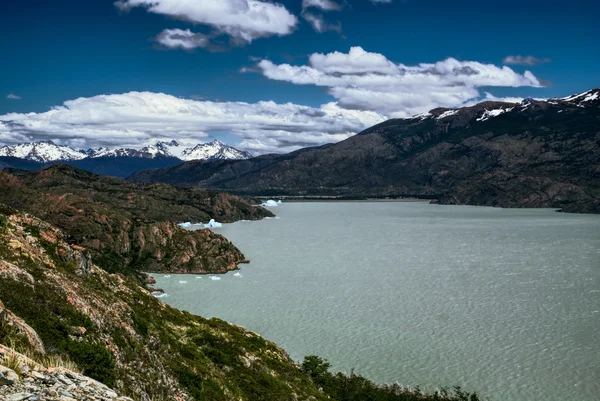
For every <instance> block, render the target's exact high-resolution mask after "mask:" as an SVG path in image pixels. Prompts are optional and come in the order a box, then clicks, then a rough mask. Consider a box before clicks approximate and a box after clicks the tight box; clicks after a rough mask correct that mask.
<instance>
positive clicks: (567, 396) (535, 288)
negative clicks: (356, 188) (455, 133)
mask: <svg viewBox="0 0 600 401" xmlns="http://www.w3.org/2000/svg"><path fill="white" fill-rule="evenodd" d="M272 210H273V211H274V212H275V213H276V214H277V216H278V218H276V219H266V220H262V221H258V222H237V223H234V224H226V225H224V226H223V227H222V228H217V229H215V231H216V232H218V233H221V234H223V235H225V236H226V237H227V238H228V239H230V240H231V241H232V242H233V243H234V244H236V245H237V246H238V247H239V248H240V249H241V250H242V252H244V254H245V255H246V257H247V258H248V259H250V260H251V263H250V264H248V265H242V266H241V270H240V271H239V272H238V273H239V274H240V275H234V273H233V272H232V273H228V274H225V275H221V276H219V277H220V280H212V279H211V278H210V277H208V276H202V277H201V278H196V276H195V275H171V276H170V278H165V277H163V276H162V275H156V278H157V281H158V284H157V285H158V286H159V287H161V288H163V289H164V290H165V291H166V293H167V294H168V296H167V297H164V298H162V299H163V301H165V302H167V303H169V304H171V305H173V306H175V307H177V308H180V309H185V310H188V311H190V312H192V313H195V314H199V315H202V316H206V317H211V316H216V317H219V318H222V319H225V320H227V321H230V322H232V323H235V324H238V325H242V326H245V327H246V328H248V329H250V330H252V331H255V332H258V333H260V334H261V335H263V336H264V337H266V338H267V339H270V340H273V341H275V342H276V343H278V344H279V345H281V346H282V347H283V348H285V349H286V350H287V351H288V352H289V353H290V355H291V356H292V357H293V358H294V359H295V360H298V361H301V360H302V358H303V357H304V356H305V355H308V354H316V355H320V356H323V357H325V358H327V359H328V360H329V361H330V362H331V363H332V365H333V367H334V369H336V370H344V371H350V369H352V368H354V369H355V371H356V372H357V373H359V374H362V375H365V376H367V377H369V378H371V379H373V380H376V381H377V382H388V383H389V382H399V383H401V384H405V385H411V386H415V385H420V386H421V387H422V388H425V389H434V388H437V387H439V386H450V385H455V384H458V385H462V386H463V387H464V388H466V389H468V390H476V391H478V392H479V393H480V395H484V396H486V397H489V398H490V399H491V400H492V401H593V400H599V399H600V216H596V215H577V214H563V213H557V212H555V211H553V210H548V209H543V210H542V209H537V210H534V209H498V208H486V207H469V206H439V205H429V204H425V203H397V202H347V203H343V202H331V203H327V202H321V203H284V204H282V205H281V206H279V207H276V208H272Z"/></svg>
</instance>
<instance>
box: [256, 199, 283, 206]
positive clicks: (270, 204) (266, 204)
mask: <svg viewBox="0 0 600 401" xmlns="http://www.w3.org/2000/svg"><path fill="white" fill-rule="evenodd" d="M260 205H261V206H263V207H275V206H279V205H281V201H274V200H273V199H269V200H268V201H266V202H263V203H261V204H260Z"/></svg>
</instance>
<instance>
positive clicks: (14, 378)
mask: <svg viewBox="0 0 600 401" xmlns="http://www.w3.org/2000/svg"><path fill="white" fill-rule="evenodd" d="M0 375H1V377H2V378H4V379H5V380H6V381H10V382H11V383H8V384H12V383H15V382H18V381H19V375H18V374H17V373H16V372H15V371H14V370H12V369H9V368H7V367H6V366H2V365H0Z"/></svg>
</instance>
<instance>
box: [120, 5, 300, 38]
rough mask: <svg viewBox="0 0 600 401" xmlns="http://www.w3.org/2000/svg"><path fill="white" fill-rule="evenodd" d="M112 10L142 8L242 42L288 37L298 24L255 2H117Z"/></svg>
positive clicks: (285, 12) (278, 10)
mask: <svg viewBox="0 0 600 401" xmlns="http://www.w3.org/2000/svg"><path fill="white" fill-rule="evenodd" d="M115 6H117V7H118V8H119V9H121V10H123V11H128V10H130V9H132V8H134V7H143V8H146V9H147V10H148V11H149V12H151V13H154V14H161V15H165V16H167V17H170V18H175V19H178V20H182V21H188V22H192V23H195V24H203V25H208V26H210V27H212V28H213V29H214V30H215V31H216V32H218V33H220V34H227V35H229V36H231V37H232V38H233V39H235V40H238V41H243V42H251V41H252V40H254V39H257V38H261V37H268V36H273V35H279V36H283V35H288V34H290V33H291V32H292V31H293V30H294V27H295V26H296V23H297V21H298V20H297V18H296V17H295V16H294V15H293V14H291V13H290V12H289V11H288V10H287V9H286V8H285V7H284V6H283V5H281V4H277V3H271V2H266V1H259V0H219V1H214V0H121V1H117V2H115Z"/></svg>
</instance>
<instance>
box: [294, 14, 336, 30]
mask: <svg viewBox="0 0 600 401" xmlns="http://www.w3.org/2000/svg"><path fill="white" fill-rule="evenodd" d="M302 18H304V19H305V20H306V22H308V23H309V24H310V25H311V26H312V27H313V29H314V30H315V31H317V32H319V33H323V32H327V31H336V32H341V31H342V25H341V24H340V23H339V22H338V23H336V24H329V23H327V22H325V18H323V16H322V15H318V14H313V13H309V12H305V13H303V14H302Z"/></svg>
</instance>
